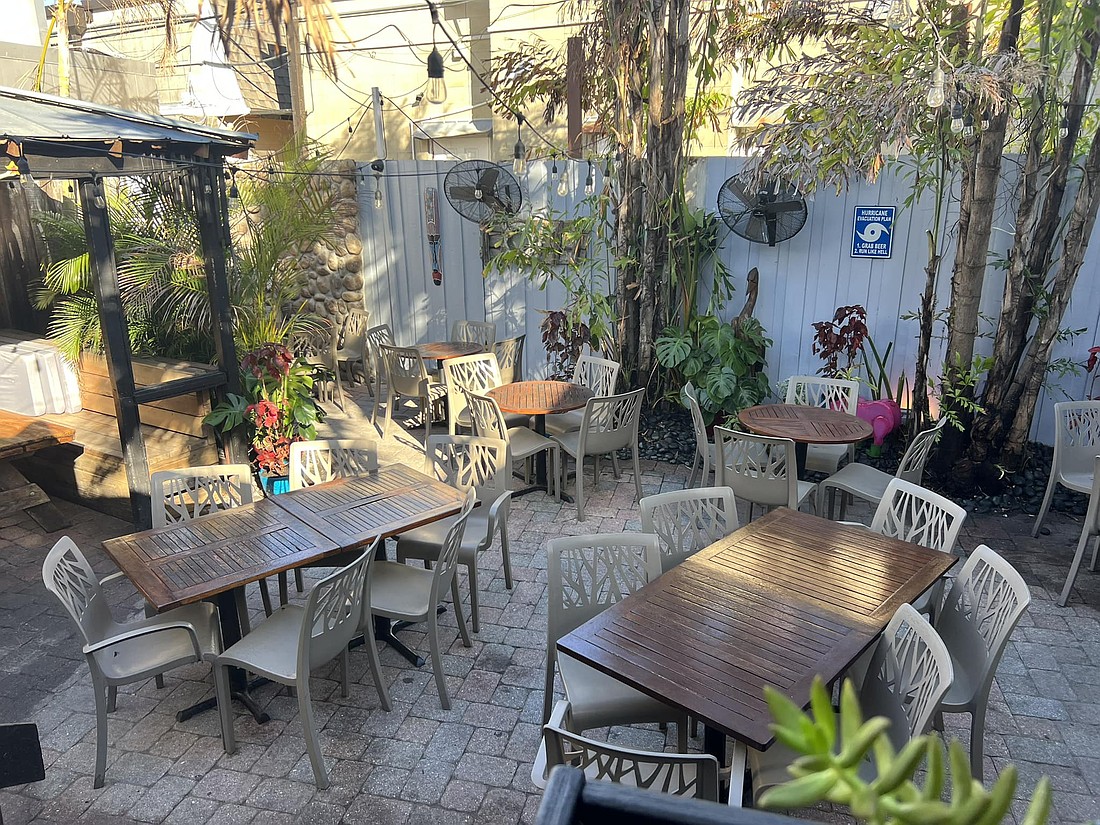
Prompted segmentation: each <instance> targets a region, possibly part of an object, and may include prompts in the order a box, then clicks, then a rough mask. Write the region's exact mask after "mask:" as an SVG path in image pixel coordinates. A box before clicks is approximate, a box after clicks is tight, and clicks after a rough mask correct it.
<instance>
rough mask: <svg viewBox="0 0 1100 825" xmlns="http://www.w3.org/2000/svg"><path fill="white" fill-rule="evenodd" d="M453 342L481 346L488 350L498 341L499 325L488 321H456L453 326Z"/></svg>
mask: <svg viewBox="0 0 1100 825" xmlns="http://www.w3.org/2000/svg"><path fill="white" fill-rule="evenodd" d="M451 340H452V341H466V342H468V343H470V344H481V345H482V346H483V347H485V348H486V349H488V348H489V347H491V346H492V345H493V342H494V341H496V340H497V325H496V324H493V323H489V322H487V321H455V322H454V323H453V324H452V325H451Z"/></svg>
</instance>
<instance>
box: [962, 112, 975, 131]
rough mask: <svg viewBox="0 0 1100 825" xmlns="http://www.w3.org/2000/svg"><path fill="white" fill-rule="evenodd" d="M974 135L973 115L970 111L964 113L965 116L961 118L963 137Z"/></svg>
mask: <svg viewBox="0 0 1100 825" xmlns="http://www.w3.org/2000/svg"><path fill="white" fill-rule="evenodd" d="M973 136H974V115H972V114H970V112H967V113H966V117H964V118H963V137H973Z"/></svg>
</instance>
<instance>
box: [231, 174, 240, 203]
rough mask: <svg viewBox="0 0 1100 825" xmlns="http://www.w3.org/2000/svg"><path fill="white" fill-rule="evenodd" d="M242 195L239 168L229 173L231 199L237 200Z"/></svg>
mask: <svg viewBox="0 0 1100 825" xmlns="http://www.w3.org/2000/svg"><path fill="white" fill-rule="evenodd" d="M240 196H241V190H240V189H238V188H237V170H236V169H234V170H233V171H232V172H230V173H229V199H230V200H234V201H235V200H237V199H238V198H240Z"/></svg>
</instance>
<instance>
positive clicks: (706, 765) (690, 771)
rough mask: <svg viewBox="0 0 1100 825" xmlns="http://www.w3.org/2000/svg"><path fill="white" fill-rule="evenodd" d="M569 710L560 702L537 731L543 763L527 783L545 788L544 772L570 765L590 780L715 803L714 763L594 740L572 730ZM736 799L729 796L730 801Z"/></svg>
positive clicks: (702, 757)
mask: <svg viewBox="0 0 1100 825" xmlns="http://www.w3.org/2000/svg"><path fill="white" fill-rule="evenodd" d="M573 727H574V721H573V718H572V708H571V706H570V704H569V702H568V701H566V700H564V699H563V700H561V701H559V702H558V703H557V704H556V705H555V706H554V712H553V713H552V714H551V716H550V721H549V722H547V723H546V724H545V725H544V726H543V729H542V736H543V741H542V747H541V748H540V751H544V752H545V754H546V758H545V760H544V764H542V763H540V760H539V759H536V760H535V767H534V768H533V769H532V771H531V781H532V782H533V783H534V785H535V787H537V788H545V787H546V780H547V778H548V777H549V775H550V771H551V770H553V769H554V768H555V767H556V766H558V765H571V766H573V767H576V768H580V769H581V770H582V771H584V773H585V776H586V777H587V778H588V779H590V780H595V781H604V782H616V783H619V784H622V785H632V786H634V787H636V788H648V789H649V790H652V791H661V792H662V793H667V794H673V795H675V796H686V797H691V798H694V799H705V800H707V801H709V802H717V801H718V776H719V767H720V766H719V764H718V760H717V759H715V758H714V757H713V756H711V755H710V754H706V753H692V754H686V753H652V752H649V751H639V750H633V749H631V748H621V747H617V746H615V745H610V744H608V743H607V742H598V741H596V740H594V739H589V738H588V737H585V736H581V735H580V734H578V733H574V732H573ZM734 799H736V796H733V797H732V798H731V803H730V804H733V800H734Z"/></svg>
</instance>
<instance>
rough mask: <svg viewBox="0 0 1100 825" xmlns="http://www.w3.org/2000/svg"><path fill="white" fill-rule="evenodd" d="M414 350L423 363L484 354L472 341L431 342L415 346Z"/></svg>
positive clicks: (481, 348)
mask: <svg viewBox="0 0 1100 825" xmlns="http://www.w3.org/2000/svg"><path fill="white" fill-rule="evenodd" d="M416 349H417V350H418V351H419V352H420V357H421V358H423V359H424V360H425V361H446V360H447V359H448V358H461V357H462V356H464V355H477V354H478V353H481V352H485V347H484V346H482V345H481V344H476V343H474V342H472V341H431V342H429V343H427V344H417V345H416Z"/></svg>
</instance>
